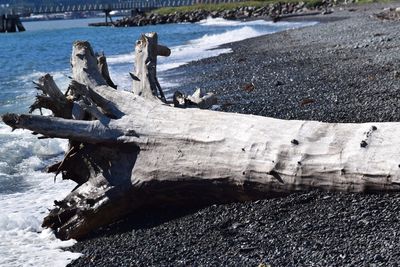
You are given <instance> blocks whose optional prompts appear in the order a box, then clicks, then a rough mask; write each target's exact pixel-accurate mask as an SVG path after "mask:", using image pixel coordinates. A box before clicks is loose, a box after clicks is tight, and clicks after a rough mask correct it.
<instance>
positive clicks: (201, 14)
mask: <svg viewBox="0 0 400 267" xmlns="http://www.w3.org/2000/svg"><path fill="white" fill-rule="evenodd" d="M333 5H334V2H333V1H315V2H312V3H305V2H297V3H273V4H267V5H265V6H261V7H256V6H242V7H237V8H233V9H227V10H217V11H208V10H204V9H200V8H199V9H196V10H194V11H188V12H178V11H176V12H173V13H169V14H157V13H155V12H154V13H146V14H145V13H143V14H138V15H136V16H133V17H125V18H123V19H120V20H117V21H116V22H114V24H113V26H115V27H135V26H145V25H155V24H167V23H183V22H191V23H194V22H198V21H201V20H204V19H206V18H208V17H211V18H224V19H228V20H237V19H247V18H256V17H263V16H269V17H271V18H272V19H273V20H279V18H280V17H281V16H283V15H289V14H299V15H300V14H304V13H306V12H309V11H320V12H327V11H328V9H329V8H330V7H332V6H333ZM93 26H95V25H93Z"/></svg>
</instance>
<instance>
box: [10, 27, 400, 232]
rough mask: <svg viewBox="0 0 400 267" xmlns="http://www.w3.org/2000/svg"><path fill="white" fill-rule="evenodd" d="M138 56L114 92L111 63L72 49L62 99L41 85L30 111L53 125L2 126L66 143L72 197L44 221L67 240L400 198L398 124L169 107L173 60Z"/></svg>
mask: <svg viewBox="0 0 400 267" xmlns="http://www.w3.org/2000/svg"><path fill="white" fill-rule="evenodd" d="M135 51H136V58H135V65H136V66H135V67H136V71H135V73H131V76H132V79H133V92H127V91H122V90H115V88H114V87H115V86H114V84H113V83H112V81H111V79H110V77H109V75H108V71H106V70H105V68H106V65H105V64H104V62H103V63H102V64H100V63H101V62H100V61H99V60H98V59H97V58H96V56H95V54H94V53H93V50H92V48H91V46H90V44H89V43H88V42H83V41H77V42H75V43H74V45H73V52H72V58H71V63H72V78H73V80H72V82H71V84H70V86H69V88H68V90H67V93H66V94H62V93H61V91H60V89H59V88H58V87H57V85H56V84H55V83H54V81H53V80H52V78H51V76H50V75H46V76H44V77H42V78H41V79H40V80H39V82H38V83H37V86H38V88H39V89H40V90H41V91H42V92H43V94H42V95H40V96H38V97H37V100H36V102H35V103H34V104H33V105H32V107H31V110H34V109H37V108H47V109H50V110H52V111H53V114H54V115H53V116H40V115H17V114H6V115H3V117H2V119H3V121H4V122H5V123H6V124H8V125H9V126H11V127H12V128H24V129H29V130H31V131H33V132H34V133H36V134H41V135H43V136H44V137H54V138H65V139H68V140H69V149H68V151H67V152H66V153H65V157H64V160H63V161H62V162H59V163H56V164H54V165H52V166H50V167H49V171H50V172H54V173H56V174H59V173H61V174H62V176H63V178H64V179H71V180H74V181H75V182H76V183H77V186H76V188H75V189H74V190H73V191H72V192H71V193H70V194H69V195H68V196H66V197H65V199H64V200H62V201H59V202H58V201H57V202H55V208H54V209H53V210H51V211H50V214H49V215H48V216H47V217H46V218H45V219H44V222H43V226H44V227H50V228H52V229H54V230H55V232H56V234H57V235H58V236H59V237H60V238H62V239H68V238H78V239H79V238H82V237H84V236H85V235H87V234H88V233H89V232H90V231H92V230H93V229H96V228H98V227H100V226H103V225H106V224H109V223H112V222H114V221H116V220H118V219H120V218H123V217H124V216H126V215H128V214H130V213H134V212H135V211H137V210H140V209H143V208H152V207H157V206H160V205H174V206H197V205H204V204H211V203H227V202H232V201H246V200H254V199H260V198H266V197H271V196H276V195H282V194H287V193H290V192H294V191H298V190H305V189H310V188H322V189H326V190H342V191H395V190H396V191H397V190H399V189H400V138H399V137H398V134H399V133H400V123H365V124H351V123H348V124H340V123H337V124H336V123H335V124H332V123H321V122H316V121H296V120H293V121H288V120H279V119H273V118H267V117H260V116H252V115H242V114H231V113H224V112H216V111H210V110H201V109H197V108H190V109H189V108H177V107H173V106H174V105H175V106H178V107H188V106H192V105H194V103H193V102H198V103H197V104H199V103H200V104H201V102H202V101H203V102H208V104H212V103H213V102H214V101H209V100H210V98H212V97H210V96H206V97H204V98H201V97H200V95H199V92H197V93H196V94H195V96H193V97H194V98H197V100H196V101H191V100H190V99H189V98H188V97H187V98H185V97H183V96H182V94H181V93H178V94H175V99H174V101H173V102H174V105H172V104H169V103H167V101H166V100H165V96H164V94H163V92H162V89H161V87H160V84H159V83H158V81H157V76H156V60H157V55H164V56H168V55H169V53H170V52H169V49H168V48H166V47H163V46H159V45H158V44H157V35H156V34H154V33H151V34H146V35H143V36H141V38H140V40H138V41H137V43H136V48H135ZM103 60H105V59H103ZM187 103H189V105H187ZM203 104H204V103H203ZM205 106H209V105H205ZM43 136H41V137H43Z"/></svg>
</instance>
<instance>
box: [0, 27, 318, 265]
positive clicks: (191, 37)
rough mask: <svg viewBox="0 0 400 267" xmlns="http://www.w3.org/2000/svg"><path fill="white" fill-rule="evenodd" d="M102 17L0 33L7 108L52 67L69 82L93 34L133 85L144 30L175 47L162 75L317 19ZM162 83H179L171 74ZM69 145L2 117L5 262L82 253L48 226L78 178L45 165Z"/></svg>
mask: <svg viewBox="0 0 400 267" xmlns="http://www.w3.org/2000/svg"><path fill="white" fill-rule="evenodd" d="M96 21H99V19H80V20H59V21H40V22H25V23H24V25H25V27H26V29H27V31H26V32H22V33H7V34H0V67H1V69H0V115H1V114H4V113H7V112H15V113H27V112H28V109H29V106H30V104H32V103H33V101H34V97H35V95H36V94H37V93H38V92H37V90H36V89H35V88H34V84H33V83H32V81H37V80H38V79H39V77H40V76H42V75H44V74H46V73H50V74H51V75H52V76H53V78H54V80H55V81H56V83H57V84H58V85H59V87H60V88H62V89H63V90H65V89H66V88H67V86H68V83H69V78H68V76H70V62H69V60H70V55H71V48H72V43H73V42H74V41H75V40H88V41H89V42H90V43H91V44H92V46H93V48H94V49H95V51H97V52H104V53H105V55H106V56H107V59H108V64H109V68H110V74H111V77H112V79H113V81H114V83H116V84H117V85H118V88H119V89H121V90H129V89H130V87H131V85H130V83H131V80H130V77H129V72H130V71H132V70H133V61H134V54H133V49H134V44H135V41H136V40H137V39H138V37H139V36H140V34H141V33H145V32H157V33H158V34H159V42H160V43H162V44H164V45H167V46H169V47H170V48H171V50H172V54H171V56H170V57H169V58H161V59H160V60H159V65H158V70H159V73H160V76H161V77H162V72H163V71H166V70H172V71H173V69H174V68H176V67H178V66H181V65H183V64H186V63H187V62H190V61H193V60H198V59H201V58H205V57H212V56H216V55H218V54H221V53H229V52H230V49H218V48H217V47H218V46H219V45H222V44H225V43H230V42H234V41H239V40H244V39H247V38H251V37H256V36H260V35H265V34H269V33H273V32H277V31H283V30H287V29H293V28H298V27H303V26H309V25H313V24H315V23H313V22H309V23H285V22H279V23H275V24H273V23H270V22H266V21H262V20H259V21H251V22H238V21H226V20H223V19H207V20H204V21H201V22H199V23H195V24H185V23H184V24H168V25H156V26H145V27H134V28H111V27H97V28H92V27H88V26H87V25H88V23H89V22H96ZM215 48H217V49H215ZM160 83H161V86H164V87H168V88H173V87H174V83H173V81H168V80H167V79H166V78H164V79H161V80H160ZM193 89H194V88H193ZM47 114H50V112H47ZM66 146H67V142H66V141H65V140H58V139H44V140H38V139H36V137H35V136H34V135H32V134H31V133H30V132H29V131H24V130H15V131H14V132H12V131H11V129H10V128H9V127H7V126H6V125H4V123H2V122H0V266H53V267H55V266H65V265H67V264H68V263H69V262H70V261H71V260H73V259H75V258H77V257H79V256H80V254H78V253H71V252H66V251H64V250H62V248H63V247H67V246H71V245H73V244H74V242H75V241H74V240H69V241H61V240H58V239H56V238H55V236H54V235H53V233H52V232H51V231H49V230H48V229H42V228H41V222H42V220H43V218H44V216H45V215H46V214H47V212H48V209H49V208H51V207H52V204H53V201H54V200H56V199H58V200H59V199H62V198H63V197H64V196H66V195H67V194H68V193H69V191H71V190H72V188H73V187H74V183H73V182H70V181H61V179H60V178H59V177H58V179H57V180H56V181H55V182H54V176H53V175H52V174H47V173H46V172H45V171H44V170H45V167H46V166H47V165H49V164H52V163H55V162H56V161H58V160H60V159H61V158H62V155H63V153H64V150H65V149H66Z"/></svg>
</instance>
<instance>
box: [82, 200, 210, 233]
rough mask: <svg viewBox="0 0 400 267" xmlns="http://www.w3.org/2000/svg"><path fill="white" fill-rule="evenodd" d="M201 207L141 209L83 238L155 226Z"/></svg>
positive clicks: (194, 211)
mask: <svg viewBox="0 0 400 267" xmlns="http://www.w3.org/2000/svg"><path fill="white" fill-rule="evenodd" d="M202 208H205V206H203V207H197V208H176V207H162V208H158V209H151V210H141V211H138V212H136V213H135V214H133V215H130V216H128V217H126V218H124V219H122V220H120V221H118V222H116V223H113V224H111V225H108V226H105V227H102V228H100V229H98V230H96V231H93V232H92V233H91V234H90V235H89V236H88V237H87V238H85V239H92V238H96V237H101V236H112V235H115V234H123V233H126V232H131V231H132V230H138V229H149V228H153V227H157V226H159V225H161V224H163V223H165V222H168V221H171V220H175V219H179V218H181V217H184V216H187V215H190V214H193V213H196V212H197V211H199V210H201V209H202Z"/></svg>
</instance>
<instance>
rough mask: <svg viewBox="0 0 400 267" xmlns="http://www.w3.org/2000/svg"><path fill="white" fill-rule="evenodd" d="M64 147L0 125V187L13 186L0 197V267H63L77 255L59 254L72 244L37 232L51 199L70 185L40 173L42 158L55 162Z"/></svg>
mask: <svg viewBox="0 0 400 267" xmlns="http://www.w3.org/2000/svg"><path fill="white" fill-rule="evenodd" d="M65 147H66V141H62V140H57V139H48V140H40V141H39V140H37V139H36V138H35V137H33V136H32V135H31V134H30V133H29V132H28V131H23V130H15V131H14V132H11V130H10V128H9V127H7V126H5V125H4V124H2V123H0V155H1V157H0V161H1V164H0V178H2V181H0V183H5V182H6V181H8V182H11V184H10V185H9V188H11V189H13V188H14V187H15V188H14V189H15V193H12V192H11V193H5V192H0V266H65V265H66V264H68V263H69V262H70V261H71V260H73V259H76V258H78V257H79V256H80V254H78V253H71V252H65V251H63V250H61V248H62V247H67V246H71V245H72V244H73V243H74V242H75V241H73V240H72V241H67V242H63V241H61V240H58V239H56V238H55V236H54V234H53V233H52V232H51V231H49V230H43V229H42V228H41V222H42V220H43V217H44V216H45V214H46V213H47V208H51V206H52V203H53V201H54V199H56V198H63V196H65V195H67V194H68V192H70V191H71V189H72V188H73V186H74V185H73V183H72V182H65V181H63V182H62V183H61V182H58V181H56V182H55V183H54V182H53V176H52V175H50V174H47V173H44V172H43V168H44V167H45V165H46V162H45V161H46V158H49V157H52V159H53V161H54V160H56V159H57V156H58V157H59V156H60V155H61V154H62V152H63V151H64V149H65ZM22 188H24V189H22Z"/></svg>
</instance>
